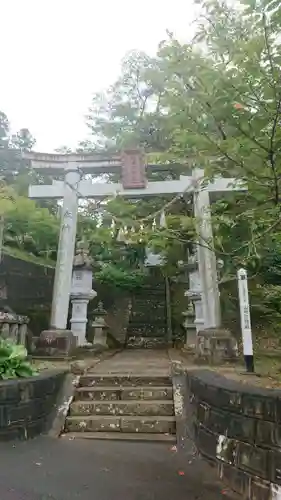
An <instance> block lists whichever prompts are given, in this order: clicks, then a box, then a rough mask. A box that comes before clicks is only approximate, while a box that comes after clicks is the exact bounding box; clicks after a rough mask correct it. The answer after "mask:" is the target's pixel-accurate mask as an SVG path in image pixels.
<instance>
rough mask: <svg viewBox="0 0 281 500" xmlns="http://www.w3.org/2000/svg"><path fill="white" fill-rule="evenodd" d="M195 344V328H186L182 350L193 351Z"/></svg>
mask: <svg viewBox="0 0 281 500" xmlns="http://www.w3.org/2000/svg"><path fill="white" fill-rule="evenodd" d="M196 344H197V332H196V329H195V328H186V337H185V344H184V348H185V349H188V350H190V351H195V349H196Z"/></svg>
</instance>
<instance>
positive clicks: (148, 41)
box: [0, 0, 195, 152]
mask: <svg viewBox="0 0 281 500" xmlns="http://www.w3.org/2000/svg"><path fill="white" fill-rule="evenodd" d="M0 3H1V28H0V30H1V31H0V32H1V77H0V110H1V111H4V112H5V113H6V114H7V116H8V118H9V120H10V122H11V126H12V129H13V130H16V129H19V128H21V127H28V128H29V129H30V131H31V133H32V134H33V135H34V136H35V137H36V139H37V145H36V148H35V149H36V150H38V151H40V150H41V151H46V152H48V151H52V150H54V149H55V148H56V147H59V146H61V145H68V146H75V145H76V144H77V142H78V141H79V140H82V139H85V138H87V133H88V132H87V128H86V126H85V120H84V115H85V113H86V112H87V109H88V107H89V105H90V103H91V95H92V93H93V92H95V91H98V90H101V89H102V88H105V87H107V86H108V85H109V84H110V83H112V82H113V81H114V80H115V78H116V77H117V76H118V72H119V68H120V61H121V59H122V57H123V56H124V55H125V54H126V52H128V51H129V50H132V49H140V50H145V51H147V52H150V53H152V54H153V53H154V52H155V51H156V48H157V44H158V42H159V41H160V40H162V39H163V38H165V31H166V29H169V30H170V31H173V32H174V33H175V34H176V35H177V36H178V37H179V38H180V39H185V40H187V39H188V38H190V33H191V28H190V23H191V22H192V20H193V18H194V15H195V8H194V6H193V0H173V1H172V2H168V1H167V2H165V1H163V0H142V1H141V2H134V1H132V0H79V1H78V0H0Z"/></svg>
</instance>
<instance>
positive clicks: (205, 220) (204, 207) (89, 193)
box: [25, 151, 245, 330]
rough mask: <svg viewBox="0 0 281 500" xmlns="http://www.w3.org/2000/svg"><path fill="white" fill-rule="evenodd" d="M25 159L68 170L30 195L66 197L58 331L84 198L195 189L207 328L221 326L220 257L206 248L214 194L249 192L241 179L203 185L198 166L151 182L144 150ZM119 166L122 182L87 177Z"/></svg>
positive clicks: (55, 318) (55, 308)
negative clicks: (85, 176)
mask: <svg viewBox="0 0 281 500" xmlns="http://www.w3.org/2000/svg"><path fill="white" fill-rule="evenodd" d="M25 158H26V159H28V160H30V161H31V165H32V168H33V169H35V170H36V171H42V172H48V173H51V174H53V175H54V176H56V175H61V174H62V173H63V174H64V181H56V180H54V181H53V183H52V184H50V185H36V186H30V187H29V197H30V198H33V199H56V200H58V199H63V208H62V213H61V228H60V237H59V246H58V258H57V264H56V273H55V283H54V290H53V303H52V314H51V325H50V326H51V328H52V329H57V330H65V329H66V328H67V315H68V307H69V297H70V288H71V276H72V263H73V258H74V251H75V238H76V225H77V212H78V201H79V198H94V199H103V198H106V197H108V196H110V195H114V194H119V195H122V196H125V197H128V198H142V197H144V196H157V195H163V194H180V193H184V192H190V193H193V195H194V211H195V215H196V216H197V217H199V218H200V219H201V222H200V221H199V223H198V234H199V252H198V254H199V272H200V279H201V283H202V302H203V310H204V327H205V328H209V327H218V326H220V303H219V291H218V282H217V271H216V259H215V255H214V253H213V252H212V251H211V250H209V249H208V248H206V241H208V242H212V228H211V221H210V201H209V193H212V192H216V193H223V192H227V191H233V190H235V191H240V190H245V187H244V186H243V185H241V184H239V183H237V181H236V180H235V179H223V178H218V179H216V180H215V181H214V182H211V183H208V184H206V185H205V184H203V186H202V181H203V178H204V171H203V170H201V169H195V170H194V171H193V172H192V175H191V176H180V178H179V179H178V180H166V181H154V182H147V180H146V173H145V161H144V158H143V155H142V154H141V153H140V152H139V151H126V152H124V153H123V154H122V155H113V156H109V155H95V154H85V155H81V154H66V155H64V154H45V153H35V152H29V153H26V154H25ZM146 168H148V169H155V170H156V169H157V170H160V171H162V170H169V169H170V170H171V168H172V166H171V165H161V166H159V165H147V166H146ZM116 169H120V170H121V174H122V183H107V182H98V183H95V182H91V181H90V180H82V178H81V177H82V175H83V174H84V173H88V174H89V173H93V174H101V173H105V172H114V171H116ZM200 243H201V245H200Z"/></svg>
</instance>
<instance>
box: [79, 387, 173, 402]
mask: <svg viewBox="0 0 281 500" xmlns="http://www.w3.org/2000/svg"><path fill="white" fill-rule="evenodd" d="M172 396H173V390H172V387H168V386H163V387H161V386H149V387H147V386H131V387H130V386H126V387H121V386H119V387H114V386H97V387H79V388H78V389H77V390H76V393H75V400H91V401H93V400H113V401H114V400H115V401H116V400H130V399H145V400H149V399H150V400H156V401H159V400H167V399H171V398H172Z"/></svg>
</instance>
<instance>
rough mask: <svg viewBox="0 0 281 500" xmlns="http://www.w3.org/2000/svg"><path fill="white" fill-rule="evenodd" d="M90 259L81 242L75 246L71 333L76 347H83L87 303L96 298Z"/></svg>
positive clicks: (84, 343) (85, 342) (85, 246)
mask: <svg viewBox="0 0 281 500" xmlns="http://www.w3.org/2000/svg"><path fill="white" fill-rule="evenodd" d="M91 264H92V263H91V259H90V258H89V256H88V249H87V245H86V244H85V243H83V242H81V243H79V244H78V245H77V254H76V255H75V257H74V261H73V274H72V286H71V295H70V296H71V303H72V315H71V320H70V324H71V331H72V333H73V334H74V336H75V337H76V339H77V345H78V346H83V345H86V344H87V341H86V327H87V322H88V319H87V310H88V303H89V301H90V300H91V299H93V298H94V297H96V295H97V293H96V292H95V291H94V290H93V289H92V281H93V272H92V266H91Z"/></svg>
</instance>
